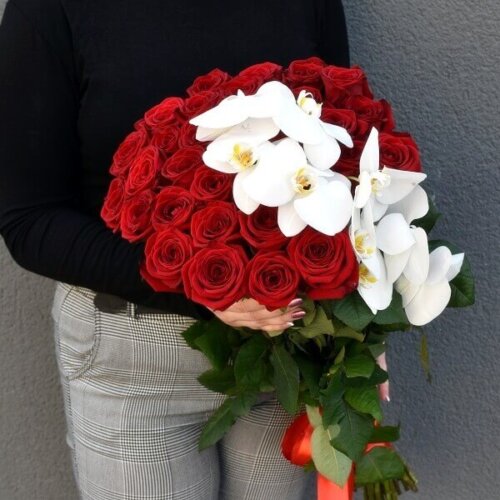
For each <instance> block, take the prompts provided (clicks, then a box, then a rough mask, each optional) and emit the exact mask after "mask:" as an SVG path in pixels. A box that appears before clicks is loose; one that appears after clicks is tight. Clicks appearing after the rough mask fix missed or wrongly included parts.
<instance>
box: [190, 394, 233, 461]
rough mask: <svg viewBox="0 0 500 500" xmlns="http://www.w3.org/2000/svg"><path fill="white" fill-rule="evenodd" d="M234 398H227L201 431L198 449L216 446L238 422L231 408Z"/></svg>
mask: <svg viewBox="0 0 500 500" xmlns="http://www.w3.org/2000/svg"><path fill="white" fill-rule="evenodd" d="M233 399H234V398H227V399H226V400H225V401H224V403H222V405H221V406H219V408H217V410H216V411H215V412H214V413H213V414H212V415H211V416H210V418H209V419H208V420H207V422H206V424H205V425H204V426H203V429H202V431H201V435H200V440H199V441H198V449H199V450H200V451H201V450H204V449H205V448H208V447H209V446H212V445H213V444H215V443H216V442H217V441H218V440H219V439H220V438H221V437H222V436H224V434H225V433H226V432H227V431H228V430H229V428H230V427H231V426H232V425H233V423H234V421H235V420H236V416H235V415H234V413H233V412H232V409H231V406H232V404H233Z"/></svg>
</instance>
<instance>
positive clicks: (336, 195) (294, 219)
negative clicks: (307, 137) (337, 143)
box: [242, 137, 352, 236]
mask: <svg viewBox="0 0 500 500" xmlns="http://www.w3.org/2000/svg"><path fill="white" fill-rule="evenodd" d="M242 189H243V191H244V192H245V193H246V194H247V195H248V197H249V198H250V199H252V200H255V201H256V202H258V203H259V204H262V205H265V206H268V207H278V225H279V227H280V229H281V231H282V232H283V234H285V235H286V236H294V235H296V234H298V233H299V232H300V231H302V230H303V229H304V228H305V227H306V226H307V225H309V226H311V227H313V228H314V229H316V230H317V231H320V232H322V233H324V234H328V235H330V236H333V235H334V234H336V233H338V232H340V231H342V229H344V228H345V227H346V225H347V224H348V222H349V219H350V218H351V211H352V195H351V191H350V182H349V180H348V179H347V178H346V177H344V176H343V175H341V174H338V173H334V172H332V171H331V170H324V171H322V170H318V169H316V168H314V167H313V166H312V165H310V164H309V163H307V158H306V155H305V153H304V150H303V149H302V147H301V146H300V144H299V143H298V142H297V141H295V140H293V139H290V138H288V137H286V138H284V139H281V140H280V141H277V142H276V143H275V145H273V146H272V147H271V148H267V149H266V151H265V153H264V154H262V155H261V157H260V160H259V161H258V163H257V165H256V166H255V168H254V169H252V171H251V172H250V173H249V174H248V175H247V176H246V177H245V178H244V179H243V180H242Z"/></svg>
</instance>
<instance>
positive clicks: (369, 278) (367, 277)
mask: <svg viewBox="0 0 500 500" xmlns="http://www.w3.org/2000/svg"><path fill="white" fill-rule="evenodd" d="M376 282H377V278H375V276H374V275H373V274H372V273H371V272H370V270H369V269H368V268H367V267H366V266H365V265H364V264H363V263H361V264H360V265H359V283H360V285H362V286H364V287H365V288H370V286H371V285H373V284H375V283H376Z"/></svg>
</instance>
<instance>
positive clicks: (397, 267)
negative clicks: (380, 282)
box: [384, 248, 411, 283]
mask: <svg viewBox="0 0 500 500" xmlns="http://www.w3.org/2000/svg"><path fill="white" fill-rule="evenodd" d="M410 252H411V249H410V248H409V249H408V250H406V251H404V252H401V253H398V254H395V255H389V254H386V255H384V258H385V266H386V268H387V279H388V280H389V281H390V282H391V283H394V282H395V281H396V280H397V279H398V278H399V277H400V276H401V275H402V274H403V271H404V268H405V267H406V264H408V259H409V258H410Z"/></svg>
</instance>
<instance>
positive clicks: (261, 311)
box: [210, 298, 306, 332]
mask: <svg viewBox="0 0 500 500" xmlns="http://www.w3.org/2000/svg"><path fill="white" fill-rule="evenodd" d="M301 305H302V299H300V298H297V299H294V300H292V301H291V302H290V304H288V307H287V308H286V309H274V310H273V311H268V310H267V309H266V307H265V306H263V305H262V304H259V303H258V302H257V301H256V300H254V299H242V300H239V301H238V302H235V303H234V304H232V305H231V306H230V307H228V308H227V309H225V310H224V311H219V310H214V309H210V310H211V311H212V312H213V313H214V314H215V316H217V317H218V318H219V319H220V320H221V321H223V322H224V323H226V324H227V325H229V326H232V327H235V328H238V327H247V328H252V329H254V330H264V331H265V332H273V331H278V330H284V329H286V328H289V327H291V326H293V321H294V320H296V319H300V318H303V317H304V316H305V314H306V313H305V311H303V310H302V309H301V308H300V306H301Z"/></svg>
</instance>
